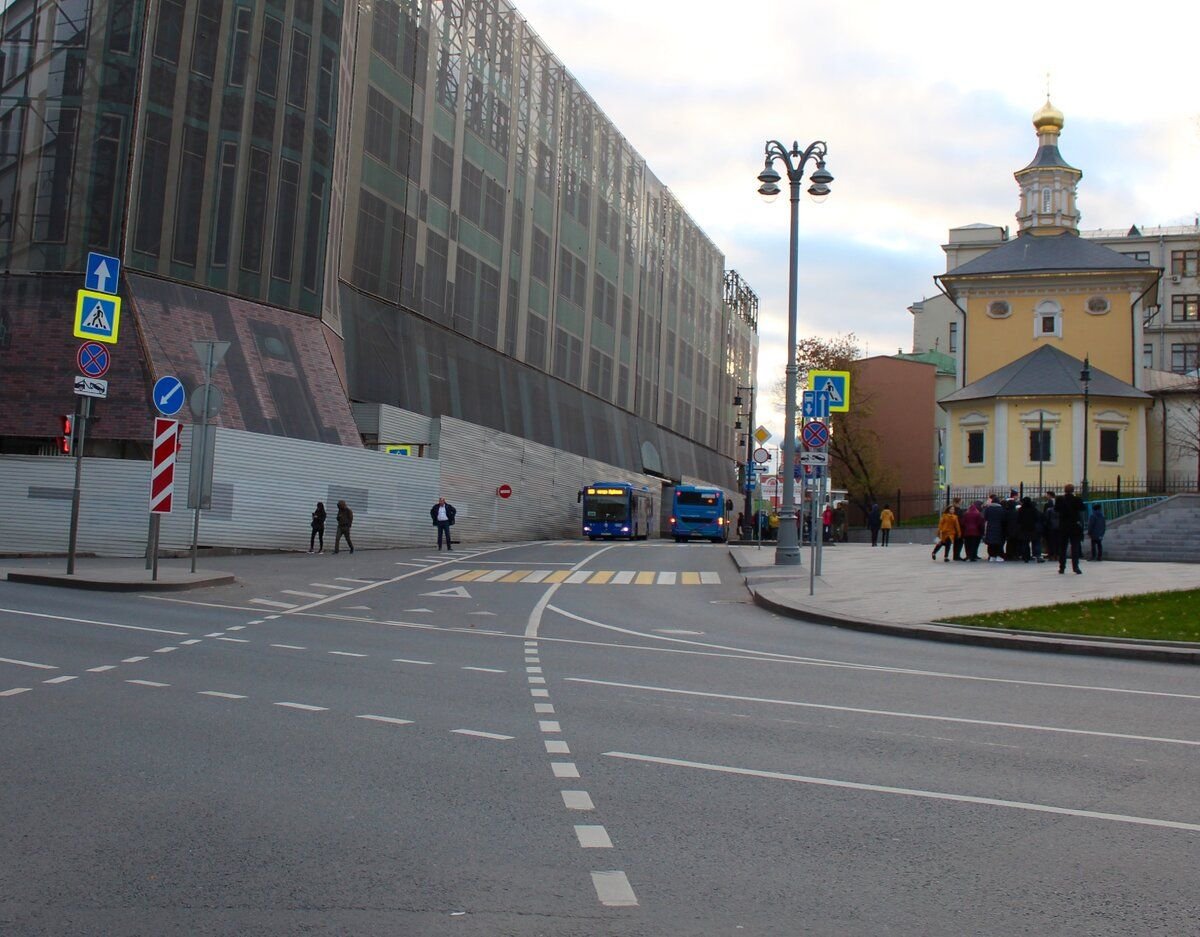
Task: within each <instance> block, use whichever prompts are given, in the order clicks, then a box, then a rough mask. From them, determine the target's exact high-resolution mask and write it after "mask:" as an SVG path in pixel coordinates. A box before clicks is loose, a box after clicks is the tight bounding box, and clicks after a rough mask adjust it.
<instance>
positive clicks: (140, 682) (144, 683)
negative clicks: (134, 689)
mask: <svg viewBox="0 0 1200 937" xmlns="http://www.w3.org/2000/svg"><path fill="white" fill-rule="evenodd" d="M125 682H126V683H135V684H137V685H138V686H156V687H163V686H170V685H171V684H169V683H158V682H156V681H154V680H126V681H125Z"/></svg>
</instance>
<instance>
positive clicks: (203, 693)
mask: <svg viewBox="0 0 1200 937" xmlns="http://www.w3.org/2000/svg"><path fill="white" fill-rule="evenodd" d="M198 692H199V695H200V696H215V697H217V698H218V699H245V698H246V697H244V696H242V694H240V693H222V692H221V691H220V690H200V691H198Z"/></svg>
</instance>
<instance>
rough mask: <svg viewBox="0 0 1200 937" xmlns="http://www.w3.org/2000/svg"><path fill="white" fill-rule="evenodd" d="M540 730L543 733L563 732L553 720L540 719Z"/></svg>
mask: <svg viewBox="0 0 1200 937" xmlns="http://www.w3.org/2000/svg"><path fill="white" fill-rule="evenodd" d="M538 728H539V729H541V730H542V731H543V732H561V731H562V726H561V725H560V724H559V723H557V722H555V721H554V720H553V719H539V720H538Z"/></svg>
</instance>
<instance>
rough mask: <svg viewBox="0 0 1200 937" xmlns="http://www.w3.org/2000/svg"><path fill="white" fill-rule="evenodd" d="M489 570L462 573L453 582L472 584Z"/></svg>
mask: <svg viewBox="0 0 1200 937" xmlns="http://www.w3.org/2000/svg"><path fill="white" fill-rule="evenodd" d="M489 572H491V570H487V569H472V570H471V571H470V572H466V573H463V574H462V575H461V576H458V577H456V578H455V580H454V581H455V582H474V581H475V580H476V579H482V578H483V577H484V576H486V575H487V574H488V573H489Z"/></svg>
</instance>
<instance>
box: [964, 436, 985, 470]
mask: <svg viewBox="0 0 1200 937" xmlns="http://www.w3.org/2000/svg"><path fill="white" fill-rule="evenodd" d="M967 465H983V430H981V429H973V430H971V431H970V432H968V433H967Z"/></svg>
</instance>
